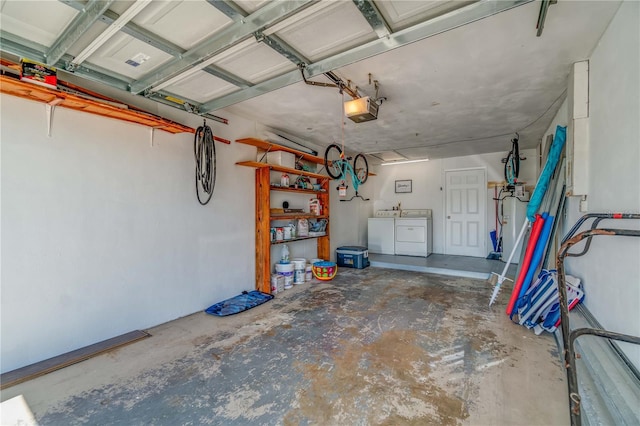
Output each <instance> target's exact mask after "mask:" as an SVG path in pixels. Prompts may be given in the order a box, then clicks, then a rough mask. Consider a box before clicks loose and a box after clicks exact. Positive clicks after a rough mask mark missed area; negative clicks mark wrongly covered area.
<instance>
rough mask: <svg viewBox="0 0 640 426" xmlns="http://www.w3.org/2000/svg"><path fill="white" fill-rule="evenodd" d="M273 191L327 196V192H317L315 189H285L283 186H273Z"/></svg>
mask: <svg viewBox="0 0 640 426" xmlns="http://www.w3.org/2000/svg"><path fill="white" fill-rule="evenodd" d="M271 190H272V191H280V192H306V193H307V194H325V193H326V192H327V191H316V190H315V189H302V188H285V187H282V186H274V185H271Z"/></svg>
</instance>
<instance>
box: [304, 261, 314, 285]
mask: <svg viewBox="0 0 640 426" xmlns="http://www.w3.org/2000/svg"><path fill="white" fill-rule="evenodd" d="M312 279H313V272H311V265H310V264H308V263H307V266H305V267H304V280H305V281H311V280H312Z"/></svg>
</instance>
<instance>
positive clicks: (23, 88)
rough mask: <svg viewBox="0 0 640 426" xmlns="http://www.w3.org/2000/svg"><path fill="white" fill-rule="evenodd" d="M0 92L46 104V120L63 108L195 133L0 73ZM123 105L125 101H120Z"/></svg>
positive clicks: (136, 112) (156, 127) (167, 129)
mask: <svg viewBox="0 0 640 426" xmlns="http://www.w3.org/2000/svg"><path fill="white" fill-rule="evenodd" d="M0 93H5V94H8V95H13V96H18V97H20V98H25V99H30V100H32V101H37V102H42V103H44V104H46V106H47V107H48V114H49V115H48V117H47V118H48V120H50V119H51V118H50V117H51V112H52V108H54V107H58V106H59V107H63V108H70V109H74V110H76V111H83V112H88V113H90V114H96V115H102V116H104V117H111V118H115V119H118V120H124V121H128V122H131V123H137V124H142V125H143V126H148V127H151V128H153V129H158V130H164V131H165V132H169V133H195V129H193V128H191V127H188V126H183V125H182V124H180V123H175V122H173V121H171V120H167V119H165V118H162V117H158V116H156V115H153V114H149V113H146V112H144V111H140V110H136V109H129V108H126V105H125V107H124V108H123V107H120V106H116V105H114V103H113V102H107V101H101V100H99V99H97V100H94V99H87V98H85V97H83V96H80V95H76V94H73V93H67V92H64V91H61V90H57V89H50V88H47V87H43V86H39V85H37V84H34V83H29V82H24V81H20V80H18V79H16V78H13V77H9V76H6V75H0ZM123 105H124V104H123Z"/></svg>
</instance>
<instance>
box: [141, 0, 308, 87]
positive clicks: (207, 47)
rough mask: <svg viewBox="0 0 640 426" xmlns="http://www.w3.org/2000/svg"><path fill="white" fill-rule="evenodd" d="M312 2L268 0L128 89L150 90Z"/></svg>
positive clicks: (303, 0) (302, 0)
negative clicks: (272, 0)
mask: <svg viewBox="0 0 640 426" xmlns="http://www.w3.org/2000/svg"><path fill="white" fill-rule="evenodd" d="M312 3H314V1H313V0H291V1H284V2H281V1H276V2H270V3H269V4H267V5H266V6H264V7H262V8H260V9H258V10H257V11H255V12H254V13H252V14H250V15H248V16H247V17H245V18H244V19H243V20H242V21H239V22H235V23H234V24H232V25H231V26H229V27H228V28H226V29H224V30H222V31H221V32H219V33H217V34H215V35H214V36H213V37H211V38H209V39H207V40H205V41H204V42H202V43H199V44H198V45H197V46H195V47H194V48H192V49H190V50H188V51H187V52H185V53H184V55H183V57H182V58H179V59H178V58H176V59H174V60H172V61H170V62H168V63H167V64H165V65H163V67H162V70H161V71H158V72H152V73H150V74H149V75H147V76H145V77H143V78H142V79H140V80H138V81H136V82H134V83H133V84H132V85H131V92H132V93H135V94H138V93H142V92H144V91H146V90H149V89H153V88H154V87H155V86H157V85H159V84H160V83H162V82H164V81H166V80H169V79H172V78H174V77H176V76H179V75H180V74H182V73H184V72H185V71H189V70H191V69H192V68H193V67H195V66H197V65H198V64H201V63H203V62H205V61H206V60H207V59H210V58H211V57H213V56H214V55H216V54H217V53H220V52H223V51H224V50H226V49H228V48H230V47H232V46H234V45H235V44H237V43H240V42H242V41H244V40H246V39H247V38H249V37H252V36H253V35H254V33H255V32H256V31H260V30H263V29H264V28H266V27H268V26H269V25H272V24H274V23H276V22H279V21H280V20H282V19H285V18H287V17H288V16H290V15H292V14H294V13H295V12H297V11H299V10H301V9H303V8H305V7H307V6H309V5H310V4H312Z"/></svg>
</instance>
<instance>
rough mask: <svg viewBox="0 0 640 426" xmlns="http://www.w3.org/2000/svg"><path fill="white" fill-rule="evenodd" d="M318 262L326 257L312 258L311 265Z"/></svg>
mask: <svg viewBox="0 0 640 426" xmlns="http://www.w3.org/2000/svg"><path fill="white" fill-rule="evenodd" d="M316 262H324V259H311V266H313V264H314V263H316Z"/></svg>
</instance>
